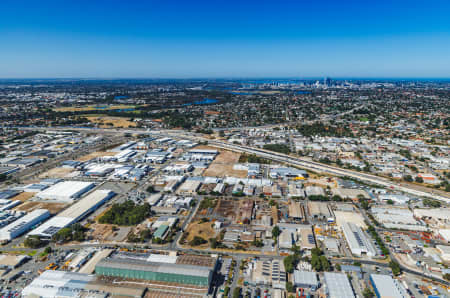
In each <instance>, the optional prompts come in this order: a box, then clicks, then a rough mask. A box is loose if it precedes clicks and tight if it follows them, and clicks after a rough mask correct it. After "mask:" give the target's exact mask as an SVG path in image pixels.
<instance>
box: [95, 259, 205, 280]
mask: <svg viewBox="0 0 450 298" xmlns="http://www.w3.org/2000/svg"><path fill="white" fill-rule="evenodd" d="M96 267H104V268H115V269H123V270H139V271H150V272H157V273H168V274H181V275H190V276H199V277H206V278H208V277H209V273H210V272H211V270H212V269H213V268H210V267H203V266H193V265H183V264H170V263H157V262H145V261H141V260H134V259H114V258H107V259H103V260H101V261H100V262H99V263H98V264H97V266H96Z"/></svg>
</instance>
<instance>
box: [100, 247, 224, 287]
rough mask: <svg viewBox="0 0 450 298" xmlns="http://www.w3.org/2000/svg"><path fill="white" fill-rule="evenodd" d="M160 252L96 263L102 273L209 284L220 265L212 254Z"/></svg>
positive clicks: (191, 283) (132, 277) (171, 281)
mask: <svg viewBox="0 0 450 298" xmlns="http://www.w3.org/2000/svg"><path fill="white" fill-rule="evenodd" d="M157 256H158V255H153V257H151V258H149V259H148V260H141V259H136V258H132V257H123V256H121V257H114V256H113V257H109V258H105V259H103V260H101V261H100V262H99V263H97V265H96V266H95V273H96V274H97V275H101V276H115V277H121V278H129V279H143V280H150V281H155V282H170V283H176V284H188V285H196V286H202V287H209V285H210V283H211V280H212V275H213V272H214V270H215V269H216V264H217V259H216V258H213V257H209V256H193V255H182V256H176V259H175V262H174V258H173V257H172V258H165V257H164V256H161V257H160V258H158V257H157Z"/></svg>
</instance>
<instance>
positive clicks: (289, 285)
mask: <svg viewBox="0 0 450 298" xmlns="http://www.w3.org/2000/svg"><path fill="white" fill-rule="evenodd" d="M286 291H288V292H289V293H293V292H295V288H294V285H293V284H292V283H291V282H290V281H287V282H286Z"/></svg>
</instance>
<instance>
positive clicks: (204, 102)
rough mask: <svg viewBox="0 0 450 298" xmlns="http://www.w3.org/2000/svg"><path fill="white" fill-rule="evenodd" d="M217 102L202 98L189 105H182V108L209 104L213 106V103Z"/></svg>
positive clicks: (216, 101)
mask: <svg viewBox="0 0 450 298" xmlns="http://www.w3.org/2000/svg"><path fill="white" fill-rule="evenodd" d="M218 102H219V101H218V100H217V99H213V98H203V99H202V100H197V101H194V102H193V103H192V102H189V103H185V104H183V106H191V105H210V104H214V103H218Z"/></svg>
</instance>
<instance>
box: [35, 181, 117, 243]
mask: <svg viewBox="0 0 450 298" xmlns="http://www.w3.org/2000/svg"><path fill="white" fill-rule="evenodd" d="M114 195H115V193H114V192H112V191H110V190H96V191H94V192H92V193H90V194H89V195H87V196H86V197H84V198H83V199H81V200H80V201H78V202H76V203H75V204H73V205H72V206H70V207H69V208H67V209H66V210H64V211H62V212H60V213H59V214H58V215H57V216H55V217H53V218H51V219H50V220H49V221H47V222H45V223H44V224H43V225H41V226H39V227H38V228H37V229H35V230H33V231H31V232H30V233H29V235H35V236H39V237H41V238H46V239H48V238H51V237H52V236H53V235H54V234H56V233H57V232H58V231H59V230H60V229H62V228H65V227H68V226H70V225H72V224H74V223H76V222H77V221H79V220H81V219H83V218H84V217H85V216H86V215H88V214H89V213H91V212H93V211H95V210H96V209H97V208H98V207H99V206H101V205H102V204H103V203H105V202H106V201H107V200H109V199H110V198H112V197H113V196H114Z"/></svg>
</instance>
